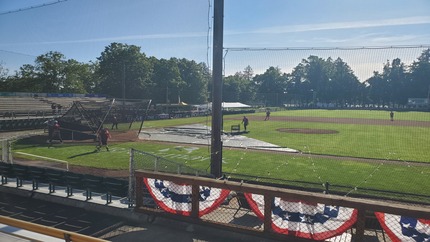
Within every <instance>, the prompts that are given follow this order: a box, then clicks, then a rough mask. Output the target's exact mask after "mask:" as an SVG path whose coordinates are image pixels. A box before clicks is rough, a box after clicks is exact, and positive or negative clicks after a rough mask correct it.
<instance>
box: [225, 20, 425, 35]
mask: <svg viewBox="0 0 430 242" xmlns="http://www.w3.org/2000/svg"><path fill="white" fill-rule="evenodd" d="M417 24H430V16H415V17H405V18H391V19H375V20H363V21H350V22H332V23H317V24H300V25H286V26H274V27H268V28H262V29H256V30H250V31H237V32H236V31H227V32H226V34H230V35H237V34H283V33H295V32H309V31H319V30H336V29H358V28H373V27H387V26H401V25H417Z"/></svg>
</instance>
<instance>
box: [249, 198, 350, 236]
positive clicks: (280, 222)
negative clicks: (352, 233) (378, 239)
mask: <svg viewBox="0 0 430 242" xmlns="http://www.w3.org/2000/svg"><path fill="white" fill-rule="evenodd" d="M245 197H246V199H247V201H248V203H249V205H250V207H251V209H252V211H254V213H255V214H256V215H257V216H258V217H259V218H260V219H264V196H262V195H258V194H251V193H245ZM356 220H357V210H356V209H352V208H344V207H339V206H328V205H325V204H320V203H314V204H310V203H305V202H303V201H287V200H283V199H281V198H278V197H275V198H274V200H273V204H272V229H273V230H274V231H275V232H278V233H281V234H288V235H293V236H297V237H301V238H307V239H314V240H325V239H328V238H331V237H334V236H336V235H339V234H342V233H344V232H345V231H346V230H348V229H349V228H351V227H352V225H353V224H354V223H355V222H356Z"/></svg>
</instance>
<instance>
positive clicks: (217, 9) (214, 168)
mask: <svg viewBox="0 0 430 242" xmlns="http://www.w3.org/2000/svg"><path fill="white" fill-rule="evenodd" d="M223 28H224V0H214V30H213V69H212V78H213V80H212V87H213V88H212V92H213V95H212V136H211V166H210V167H211V174H212V175H214V176H215V177H216V178H218V177H221V176H222V141H221V127H222V107H221V105H222V55H223V38H224V36H223V31H224V29H223Z"/></svg>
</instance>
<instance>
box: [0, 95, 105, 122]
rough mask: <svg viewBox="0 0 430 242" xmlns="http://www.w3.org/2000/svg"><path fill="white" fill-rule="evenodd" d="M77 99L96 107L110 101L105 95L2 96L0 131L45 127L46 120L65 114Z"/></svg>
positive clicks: (0, 103) (86, 104) (0, 97)
mask: <svg viewBox="0 0 430 242" xmlns="http://www.w3.org/2000/svg"><path fill="white" fill-rule="evenodd" d="M75 101H79V102H82V103H83V104H85V106H86V107H87V106H89V107H90V106H93V107H94V108H100V106H101V105H102V104H104V103H109V100H108V99H106V98H105V97H40V96H36V95H35V96H34V97H31V96H0V131H9V130H25V129H41V128H44V126H45V125H44V122H45V121H47V120H48V119H50V118H53V117H59V116H61V115H63V114H65V113H66V112H67V110H68V109H69V108H70V107H71V106H72V105H73V102H75ZM59 107H61V108H59Z"/></svg>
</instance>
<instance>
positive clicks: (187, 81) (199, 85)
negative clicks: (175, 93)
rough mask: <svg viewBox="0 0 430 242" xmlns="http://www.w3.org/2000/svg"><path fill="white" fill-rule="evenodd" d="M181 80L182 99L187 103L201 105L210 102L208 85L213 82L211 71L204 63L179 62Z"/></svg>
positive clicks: (185, 60)
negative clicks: (182, 83)
mask: <svg viewBox="0 0 430 242" xmlns="http://www.w3.org/2000/svg"><path fill="white" fill-rule="evenodd" d="M177 65H178V68H179V73H180V76H181V80H183V82H184V86H183V88H182V89H181V94H182V95H181V99H182V100H183V101H184V102H186V103H195V104H201V103H205V102H206V101H207V100H208V85H209V82H210V80H211V74H210V72H209V69H208V68H207V66H206V65H205V64H204V63H196V62H195V61H193V60H187V59H179V60H177Z"/></svg>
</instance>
